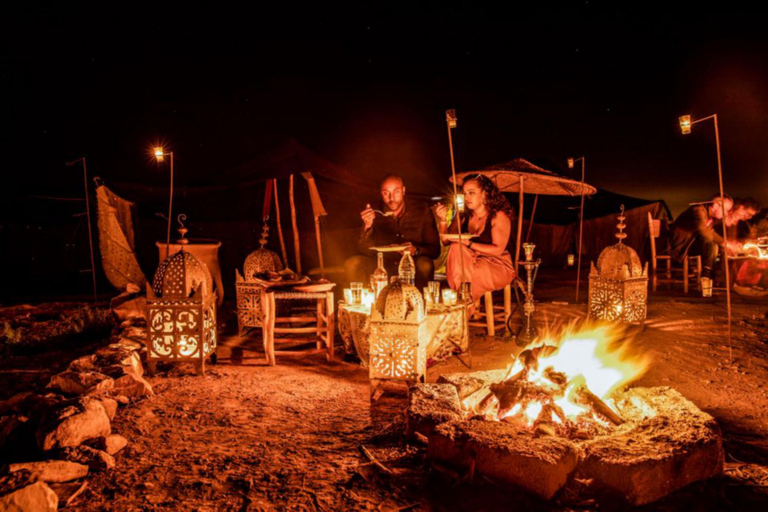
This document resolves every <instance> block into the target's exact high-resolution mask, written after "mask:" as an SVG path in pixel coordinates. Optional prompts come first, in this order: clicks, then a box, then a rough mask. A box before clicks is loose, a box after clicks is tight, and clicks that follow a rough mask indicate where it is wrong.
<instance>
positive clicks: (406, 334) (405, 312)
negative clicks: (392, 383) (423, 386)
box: [369, 281, 429, 398]
mask: <svg viewBox="0 0 768 512" xmlns="http://www.w3.org/2000/svg"><path fill="white" fill-rule="evenodd" d="M425 320H426V310H425V308H424V299H423V298H422V296H421V293H419V290H418V288H416V287H415V286H414V285H412V284H407V283H403V282H400V281H395V282H392V283H390V284H388V285H387V286H385V287H384V288H383V289H382V290H381V292H380V293H379V297H378V299H377V300H376V304H375V305H374V307H373V311H372V312H371V336H370V349H369V351H370V355H369V376H370V379H371V386H372V389H371V393H372V395H373V396H374V397H375V398H378V393H377V389H378V388H379V386H380V385H381V382H382V381H384V380H398V381H405V382H406V383H407V384H409V385H410V384H411V383H415V382H424V380H425V377H426V373H427V349H426V345H427V342H428V341H429V340H428V339H427V333H426V321H425Z"/></svg>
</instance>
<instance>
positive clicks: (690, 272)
mask: <svg viewBox="0 0 768 512" xmlns="http://www.w3.org/2000/svg"><path fill="white" fill-rule="evenodd" d="M648 234H649V236H650V240H651V287H652V289H653V291H654V292H655V291H656V288H657V286H658V283H682V284H683V293H688V283H689V281H691V280H693V282H694V283H699V282H700V280H701V256H688V255H686V256H685V257H684V258H683V268H675V267H673V266H672V256H670V255H669V254H658V253H657V252H656V238H658V237H659V236H660V235H661V219H654V218H653V216H652V215H651V212H648ZM661 262H664V264H665V267H666V268H664V269H659V268H658V267H660V266H661V265H660V263H661ZM659 274H662V276H663V277H662V276H660V275H659Z"/></svg>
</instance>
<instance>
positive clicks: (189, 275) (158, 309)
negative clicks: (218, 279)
mask: <svg viewBox="0 0 768 512" xmlns="http://www.w3.org/2000/svg"><path fill="white" fill-rule="evenodd" d="M179 218H180V220H183V219H184V218H185V217H184V216H183V215H180V216H179ZM186 232H187V230H186V228H184V227H183V225H182V228H181V229H179V233H180V234H181V238H180V239H179V240H178V241H177V243H179V244H180V245H181V246H182V248H181V250H180V251H179V252H177V253H175V254H172V255H171V256H168V257H167V258H166V259H165V260H163V262H162V263H161V264H160V266H159V267H158V269H157V273H155V278H154V281H153V283H152V286H149V284H147V309H148V311H149V322H148V329H147V361H148V363H149V372H150V374H151V373H153V372H154V369H155V365H156V364H157V361H170V362H191V363H194V364H195V365H196V367H197V369H198V372H199V373H201V374H204V373H205V359H206V358H207V357H208V356H211V360H212V362H214V363H215V362H216V296H215V295H214V294H213V279H212V278H211V273H210V271H209V270H208V267H206V266H205V264H204V263H202V262H201V261H200V260H198V259H197V258H196V257H194V256H193V255H192V254H191V253H189V252H188V251H185V250H184V245H186V244H187V243H188V240H187V239H186V238H184V235H185V234H186Z"/></svg>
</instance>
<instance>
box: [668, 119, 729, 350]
mask: <svg viewBox="0 0 768 512" xmlns="http://www.w3.org/2000/svg"><path fill="white" fill-rule="evenodd" d="M709 119H712V121H713V122H714V125H715V147H716V148H717V177H718V180H719V182H720V205H721V206H720V208H721V209H722V210H723V217H722V219H721V220H722V224H723V242H724V245H725V247H724V248H723V263H724V266H725V297H726V304H727V308H728V354H729V358H730V361H731V364H733V344H732V341H731V276H730V270H729V269H728V248H727V245H728V238H727V231H726V227H725V191H724V188H723V164H722V159H721V157H720V130H719V128H718V125H717V114H712V115H711V116H707V117H702V118H701V119H696V120H693V119H691V116H690V115H684V116H680V131H681V132H682V133H683V135H687V134H689V133H691V126H693V125H694V124H696V123H700V122H702V121H707V120H709Z"/></svg>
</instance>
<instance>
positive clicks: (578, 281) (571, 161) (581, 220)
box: [568, 156, 586, 302]
mask: <svg viewBox="0 0 768 512" xmlns="http://www.w3.org/2000/svg"><path fill="white" fill-rule="evenodd" d="M579 160H581V206H580V207H579V263H578V265H576V302H579V285H580V284H581V241H582V235H583V233H584V229H583V228H584V166H585V162H586V160H585V158H584V157H583V156H582V157H579V158H569V159H568V168H569V169H573V166H574V164H575V163H576V162H578V161H579ZM568 266H569V267H570V266H573V262H572V261H571V259H570V255H569V258H568Z"/></svg>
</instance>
